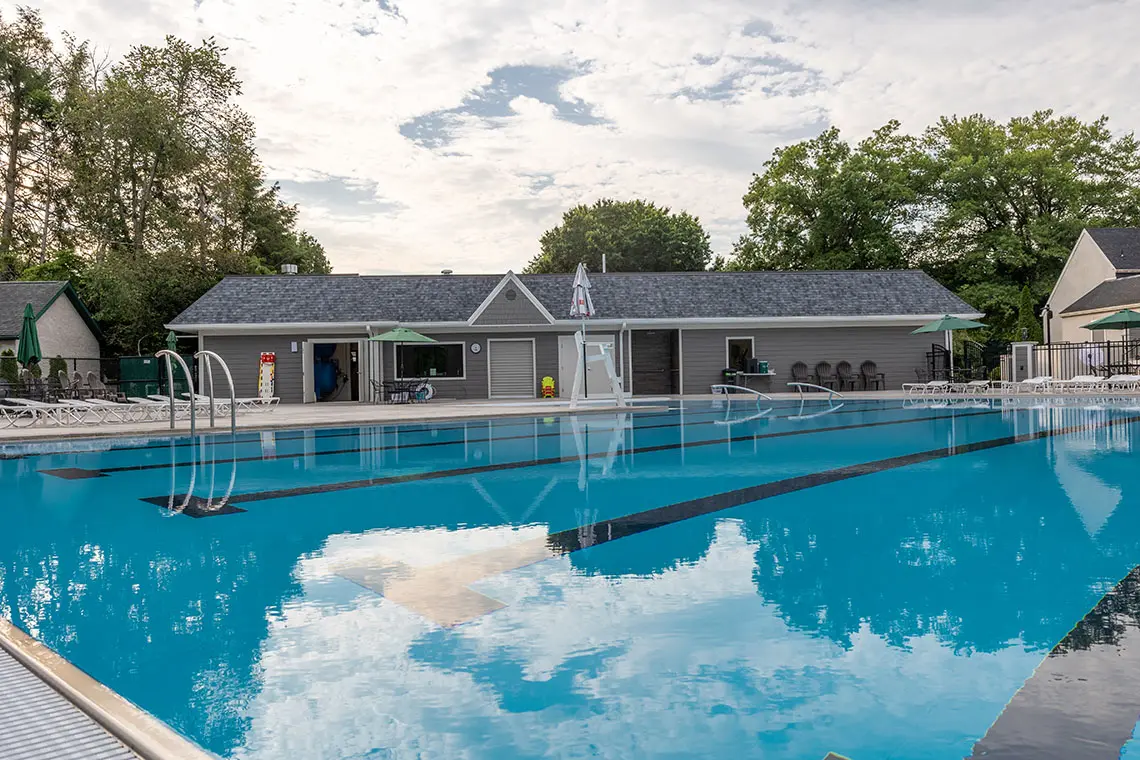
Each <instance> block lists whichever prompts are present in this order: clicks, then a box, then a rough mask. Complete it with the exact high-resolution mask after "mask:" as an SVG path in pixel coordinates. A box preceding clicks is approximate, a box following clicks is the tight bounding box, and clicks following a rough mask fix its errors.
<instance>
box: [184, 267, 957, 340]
mask: <svg viewBox="0 0 1140 760" xmlns="http://www.w3.org/2000/svg"><path fill="white" fill-rule="evenodd" d="M502 277H503V276H502V275H446V276H445V275H382V276H362V275H308V276H304V275H301V276H285V275H273V276H265V277H227V278H226V279H224V280H223V281H222V282H220V283H219V284H218V285H216V286H215V287H214V288H213V289H211V290H210V291H209V292H208V293H206V294H205V295H204V296H202V298H200V299H199V300H198V301H196V302H195V303H194V304H192V305H191V306H190V308H188V309H187V310H186V311H184V312H183V313H182V314H180V315H178V317H176V318H175V319H174V321H173V323H172V325H175V326H177V325H207V324H254V323H261V324H266V323H269V324H281V323H298V322H314V323H334V322H344V323H363V322H387V321H396V322H407V323H419V322H462V321H466V320H467V319H468V318H469V317H470V316H471V313H472V312H474V311H475V309H476V308H478V307H479V304H481V303H482V302H483V299H485V298H486V297H487V295H488V294H489V293H490V292H491V290H492V289H494V287H495V285H497V284H498V283H499V281H500V280H501V279H502ZM519 279H521V280H522V282H523V283H524V284H525V285H526V287H527V288H528V289H530V291H531V292H532V293H534V295H535V297H536V298H537V299H538V300H539V301H540V302H542V304H543V306H545V307H546V308H547V310H549V311H550V313H551V314H553V315H554V317H555V318H556V319H563V318H568V316H567V313H568V311H569V308H570V291H571V283H572V282H573V279H574V278H573V275H569V274H565V275H563V274H550V275H521V276H520V278H519ZM590 282H591V290H590V293H591V295H592V297H593V301H594V308H595V310H596V311H597V316H598V317H599V318H609V319H715V318H741V317H744V318H748V317H792V316H873V315H910V314H915V315H919V314H922V315H925V314H973V313H977V312H976V310H975V309H974V308H973V307H971V306H970V305H969V304H967V303H966V302H964V301H962V300H961V299H960V298H958V297H957V296H955V295H954V294H953V293H951V292H950V291H948V290H946V288H944V287H942V286H941V285H939V284H938V283H937V282H935V281H934V280H933V279H932V278H931V277H929V276H928V275H927V274H925V273H924V272H920V271H917V270H915V271H872V272H669V273H609V274H591V275H590Z"/></svg>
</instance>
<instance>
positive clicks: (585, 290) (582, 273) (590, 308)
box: [570, 262, 594, 398]
mask: <svg viewBox="0 0 1140 760" xmlns="http://www.w3.org/2000/svg"><path fill="white" fill-rule="evenodd" d="M570 316H571V318H573V317H577V318H578V319H581V320H582V395H584V396H586V397H587V398H588V397H589V395H590V394H589V393H588V392H587V390H586V320H587V319H589V318H590V317H592V316H594V301H593V299H591V298H590V277H589V276H588V275H587V274H586V265H585V264H583V263H582V262H578V269H577V271H576V272H574V294H573V297H572V298H571V301H570Z"/></svg>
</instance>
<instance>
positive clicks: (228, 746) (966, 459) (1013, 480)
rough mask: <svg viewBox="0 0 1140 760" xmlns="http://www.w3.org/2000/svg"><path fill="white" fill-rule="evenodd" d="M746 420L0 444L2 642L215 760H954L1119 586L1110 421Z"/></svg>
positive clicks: (691, 408)
mask: <svg viewBox="0 0 1140 760" xmlns="http://www.w3.org/2000/svg"><path fill="white" fill-rule="evenodd" d="M765 408H768V407H757V406H756V405H755V404H752V403H751V402H748V401H733V402H732V405H730V406H728V407H725V406H724V405H714V404H713V403H711V402H705V403H692V402H686V404H685V406H684V408H683V409H672V410H669V411H657V412H644V413H639V414H634V415H629V416H619V415H615V414H598V415H583V416H581V417H579V418H577V419H573V418H570V417H550V418H538V419H498V420H491V421H487V420H482V421H469V422H441V423H438V424H418V425H400V426H376V427H364V428H353V429H335V430H334V429H318V430H285V431H277V432H269V433H248V432H247V433H239V434H238V436H237V437H236V439H231V438H230V437H229V436H217V437H203V438H200V439H197V440H193V441H191V440H189V439H187V438H185V437H182V438H152V439H139V440H123V439H119V440H115V441H86V442H80V441H69V442H59V443H51V444H29V445H26V446H22V447H20V446H14V445H8V446H5V447H4V448H3V449H2V450H0V483H2V485H3V496H0V499H2V504H3V506H2V508H0V520H2V523H0V524H2V526H3V530H2V531H0V614H2V615H4V616H6V617H9V618H11V619H12V620H13V621H14V622H15V623H16V624H18V625H19V626H20V627H21V628H23V629H24V630H26V631H28V632H29V633H31V634H32V635H33V636H35V637H36V638H38V639H39V640H41V641H43V642H45V643H46V644H48V645H50V646H51V647H53V648H54V649H56V650H57V651H59V652H60V653H61V654H62V655H64V656H65V657H67V658H68V659H70V660H71V661H72V662H74V663H75V664H76V665H78V666H79V667H81V668H83V669H84V670H86V671H87V672H88V673H90V674H91V675H92V676H94V677H95V678H97V679H99V680H101V681H103V682H104V683H106V684H107V685H109V686H110V687H112V688H114V689H115V690H117V691H118V692H120V693H121V694H123V695H124V696H126V697H127V698H129V699H131V700H132V701H134V702H135V703H137V704H138V705H140V706H141V707H142V708H144V709H146V710H148V711H149V712H151V713H153V714H154V715H156V716H158V717H159V718H161V719H162V720H164V721H166V722H168V723H169V724H170V725H171V726H173V727H175V728H176V729H177V730H178V731H180V732H182V733H183V734H185V735H186V736H188V737H190V738H191V739H193V740H194V741H196V742H198V743H199V744H200V745H202V746H203V747H205V748H207V749H209V750H211V751H213V752H215V753H217V754H218V755H220V756H222V757H227V758H229V757H232V758H250V759H253V758H258V759H262V758H264V759H268V758H308V759H310V760H317V759H322V758H328V759H329V760H343V759H345V758H494V759H496V760H499V759H502V760H510V759H512V758H541V757H559V758H594V757H598V758H728V757H733V758H823V757H824V755H826V754H827V753H828V752H829V751H834V752H837V753H840V754H842V755H846V756H848V757H850V758H852V760H862V759H867V760H884V759H886V758H906V759H907V760H921V759H924V758H930V759H932V760H933V759H935V758H937V759H939V760H942V759H946V760H949V759H950V758H955V759H957V758H963V757H969V756H970V755H971V753H972V752H973V748H974V744H975V743H976V742H978V740H980V739H981V738H982V737H983V736H984V735H986V733H987V731H988V730H990V728H991V725H993V724H994V722H995V720H996V719H997V718H998V716H999V714H1001V713H1002V710H1003V708H1004V707H1005V706H1006V704H1007V703H1008V702H1010V700H1011V698H1013V697H1014V696H1015V694H1017V693H1018V691H1019V689H1021V688H1022V686H1023V684H1025V682H1026V680H1027V679H1029V678H1030V676H1032V675H1033V673H1034V670H1035V669H1036V668H1037V667H1038V665H1039V664H1041V663H1042V661H1043V659H1044V658H1045V657H1046V655H1048V654H1049V652H1050V651H1051V650H1053V649H1054V647H1056V646H1057V645H1058V643H1059V642H1061V641H1062V639H1065V638H1066V635H1067V634H1068V633H1069V632H1070V631H1071V630H1072V629H1073V628H1074V626H1076V625H1077V624H1078V623H1079V622H1080V621H1082V619H1083V618H1085V616H1086V613H1089V611H1090V609H1092V608H1093V607H1094V605H1097V604H1098V601H1099V600H1100V599H1101V598H1102V597H1103V596H1104V595H1105V594H1106V593H1107V592H1109V591H1110V590H1112V589H1113V588H1114V586H1116V585H1117V583H1118V582H1119V581H1120V580H1121V579H1122V578H1123V577H1124V576H1126V575H1127V574H1128V573H1129V572H1130V571H1131V570H1132V569H1133V568H1134V567H1136V566H1137V565H1138V564H1140V472H1138V470H1137V468H1136V466H1135V452H1136V450H1137V445H1138V444H1140V422H1137V421H1134V420H1140V410H1138V409H1137V408H1136V407H1135V406H1133V407H1131V408H1129V407H1128V406H1126V405H1119V404H1102V405H1098V406H1095V407H1088V408H1084V407H1073V408H1045V407H1044V406H1042V407H1041V408H1002V407H1001V405H1000V402H995V405H991V404H989V403H988V402H979V403H977V404H975V405H972V406H956V407H934V408H913V407H910V406H907V405H904V404H903V403H902V402H897V401H896V402H849V403H847V404H846V405H844V406H843V407H842V408H839V409H834V410H830V411H829V410H828V407H827V404H826V403H824V402H813V403H812V404H810V405H808V406H807V407H806V408H804V409H802V410H801V408H800V407H799V406H797V405H794V404H791V403H789V402H782V403H781V402H776V403H774V404H773V405H772V406H771V408H770V411H764V409H765ZM816 412H829V413H825V414H820V415H818V416H813V415H814V413H816ZM757 415H763V416H759V417H757ZM726 423H731V424H726ZM191 481H193V483H192V482H191ZM191 487H192V492H191V490H190V489H191ZM188 493H190V494H191V495H192V496H194V497H197V498H190V499H187V498H186V494H188ZM227 493H228V494H229V498H228V499H226V498H225V496H226V494H227ZM223 503H224V504H226V506H225V507H224V508H221V509H219V505H220V504H223ZM183 504H185V508H183ZM171 506H172V507H173V509H172V508H171ZM1085 648H1089V647H1085ZM1010 711H1013V704H1012V703H1011V708H1010ZM1134 722H1135V716H1134V717H1133V720H1132V723H1134ZM1131 725H1132V724H1131V723H1130V724H1129V725H1128V731H1131ZM1117 746H1118V747H1119V746H1120V745H1119V744H1118V745H1117ZM1128 750H1132V751H1133V752H1134V750H1135V747H1134V744H1133V745H1129V747H1128ZM1129 756H1131V755H1129Z"/></svg>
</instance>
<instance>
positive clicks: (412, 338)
mask: <svg viewBox="0 0 1140 760" xmlns="http://www.w3.org/2000/svg"><path fill="white" fill-rule="evenodd" d="M368 340H374V341H376V342H378V343H438V342H439V341H437V340H436V339H435V338H429V337H428V336H426V335H421V334H420V333H418V332H416V331H415V330H411V329H408V328H407V327H397V328H395V329H392V330H389V331H388V332H386V333H380V334H379V335H373V336H372V337H371V338H369V339H368ZM399 353H400V352H399V351H395V354H396V355H395V356H394V357H393V359H397V360H398V359H399ZM402 370H403V368H402V367H399V366H397V367H396V374H395V375H393V377H400V376H401V375H402V374H403V371H402Z"/></svg>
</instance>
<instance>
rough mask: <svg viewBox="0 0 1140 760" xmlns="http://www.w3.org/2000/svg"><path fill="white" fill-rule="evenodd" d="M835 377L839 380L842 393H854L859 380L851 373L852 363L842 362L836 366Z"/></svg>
mask: <svg viewBox="0 0 1140 760" xmlns="http://www.w3.org/2000/svg"><path fill="white" fill-rule="evenodd" d="M835 376H836V377H837V378H838V384H839V390H840V391H853V390H855V384H856V382H858V380H859V378H858V377H857V376H856V375H854V374H852V372H851V362H849V361H841V362H839V364H836V365H835Z"/></svg>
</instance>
